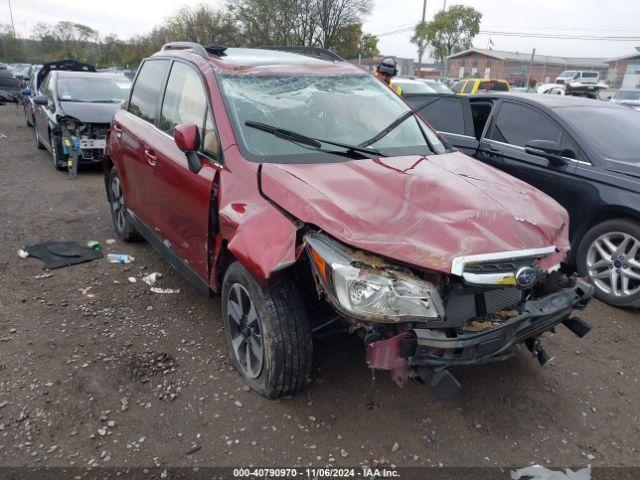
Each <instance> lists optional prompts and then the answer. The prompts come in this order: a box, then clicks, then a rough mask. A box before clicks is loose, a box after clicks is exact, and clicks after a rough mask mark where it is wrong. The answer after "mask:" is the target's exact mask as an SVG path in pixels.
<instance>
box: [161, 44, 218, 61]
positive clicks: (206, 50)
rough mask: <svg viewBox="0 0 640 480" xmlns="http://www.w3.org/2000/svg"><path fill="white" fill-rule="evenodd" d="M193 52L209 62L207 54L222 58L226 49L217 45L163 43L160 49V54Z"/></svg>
mask: <svg viewBox="0 0 640 480" xmlns="http://www.w3.org/2000/svg"><path fill="white" fill-rule="evenodd" d="M188 49H191V50H193V51H194V52H195V53H196V54H197V55H200V56H201V57H202V58H206V59H207V60H209V54H212V55H216V56H222V55H224V51H225V50H226V49H227V47H221V46H217V45H210V46H206V47H204V46H202V45H200V44H199V43H196V42H169V43H165V44H164V45H163V46H162V48H161V49H160V51H161V52H164V51H165V50H188Z"/></svg>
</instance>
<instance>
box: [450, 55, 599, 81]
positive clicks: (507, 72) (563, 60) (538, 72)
mask: <svg viewBox="0 0 640 480" xmlns="http://www.w3.org/2000/svg"><path fill="white" fill-rule="evenodd" d="M447 65H448V69H447V70H448V76H450V77H453V78H467V77H469V78H471V77H476V78H503V79H507V80H509V81H510V83H515V82H514V81H513V80H512V79H515V78H522V77H526V76H527V75H529V74H530V78H531V79H533V80H535V81H536V82H537V83H549V82H553V81H555V79H556V77H557V76H558V75H559V74H560V73H562V72H563V71H565V70H594V71H597V72H599V73H600V78H601V79H603V80H604V79H605V78H606V76H607V71H608V70H609V64H608V63H607V60H606V59H604V58H571V57H556V56H551V55H538V54H536V55H535V56H534V58H533V62H531V52H528V53H526V52H504V51H500V50H485V49H482V48H471V49H469V50H465V51H463V52H460V53H456V54H454V55H450V56H449V57H447Z"/></svg>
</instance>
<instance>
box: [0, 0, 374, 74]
mask: <svg viewBox="0 0 640 480" xmlns="http://www.w3.org/2000/svg"><path fill="white" fill-rule="evenodd" d="M372 8H373V0H227V3H226V5H225V6H224V7H222V8H214V7H212V6H210V5H207V4H200V5H197V6H195V7H182V8H180V9H178V10H177V11H176V12H175V13H174V14H173V15H171V16H170V17H168V18H167V19H166V20H165V21H164V22H162V23H161V24H160V25H157V26H156V27H154V28H153V29H152V30H151V31H150V32H149V33H146V34H141V35H135V36H133V37H131V38H129V39H127V40H121V39H119V38H118V37H117V36H116V35H112V34H111V35H104V36H103V35H100V33H99V32H98V31H96V30H95V29H93V28H91V27H89V26H87V25H83V24H81V23H75V22H70V21H62V22H58V23H56V24H55V25H50V24H45V23H39V24H37V25H36V26H35V27H34V28H33V30H32V31H31V35H30V37H29V38H16V37H15V36H14V35H13V31H12V29H11V27H10V26H9V25H0V62H5V63H21V62H24V63H44V62H48V61H54V60H61V59H65V58H71V59H74V60H77V61H81V62H86V63H90V64H93V65H96V66H99V67H106V66H122V67H127V66H128V67H135V66H137V65H138V63H139V62H140V60H141V59H142V58H145V57H147V56H149V55H151V54H153V53H154V52H157V51H158V50H159V49H160V48H161V47H162V45H163V44H165V43H167V42H170V41H177V40H182V41H192V42H198V43H202V44H205V45H224V46H228V47H243V46H244V47H257V46H261V45H305V46H317V47H323V48H328V49H330V50H332V51H334V52H336V53H338V54H339V55H341V56H342V57H344V58H347V59H353V58H357V57H358V56H359V55H361V56H362V57H363V58H366V57H374V56H377V55H378V54H379V52H378V45H377V44H378V39H377V38H376V37H375V36H374V35H370V34H367V33H364V32H363V31H362V21H363V19H364V18H365V17H366V16H367V15H368V14H369V13H370V12H371V10H372Z"/></svg>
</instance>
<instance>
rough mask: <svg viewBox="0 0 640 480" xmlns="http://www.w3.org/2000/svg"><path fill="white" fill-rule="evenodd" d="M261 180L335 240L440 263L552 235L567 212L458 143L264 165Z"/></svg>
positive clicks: (563, 241) (436, 266) (557, 239)
mask: <svg viewBox="0 0 640 480" xmlns="http://www.w3.org/2000/svg"><path fill="white" fill-rule="evenodd" d="M262 188H263V191H264V193H265V195H267V196H268V197H269V198H270V199H272V200H273V201H274V202H276V203H277V204H278V205H279V206H281V207H282V208H284V209H285V210H287V211H288V212H290V213H291V214H292V215H294V216H295V217H296V218H298V219H300V220H302V221H303V222H306V223H310V224H313V225H316V226H317V227H319V228H321V229H323V230H325V231H326V232H327V233H329V234H330V235H332V236H334V237H335V238H337V239H339V240H341V241H342V242H344V243H346V244H348V245H352V246H355V247H358V248H361V249H364V250H367V251H369V252H373V253H377V254H379V255H384V256H386V257H388V258H391V259H395V260H399V261H401V262H405V263H408V264H411V265H415V266H418V267H423V268H428V269H433V270H438V271H441V272H445V273H448V272H450V269H451V262H452V260H453V258H454V257H458V256H462V255H474V254H484V253H492V252H504V251H510V250H521V249H529V248H537V247H545V246H549V245H555V246H556V247H557V248H558V249H559V250H560V253H558V254H556V255H551V256H550V257H552V258H551V261H552V264H555V263H558V262H559V261H560V259H561V258H562V257H563V256H564V253H565V252H566V251H567V250H568V249H569V242H568V237H567V228H568V223H569V219H568V215H567V213H566V211H565V210H564V209H563V208H562V207H560V206H559V205H558V204H557V203H556V202H555V201H554V200H552V199H551V198H550V197H548V196H546V195H545V194H543V193H542V192H540V191H538V190H536V189H535V188H533V187H531V186H529V185H527V184H525V183H523V182H521V181H519V180H517V179H515V178H513V177H510V176H509V175H506V174H504V173H502V172H499V171H497V170H495V169H493V168H491V167H489V166H487V165H484V164H483V163H480V162H478V161H476V160H474V159H472V158H469V157H467V156H465V155H464V154H462V153H451V154H446V155H434V156H431V157H416V156H410V157H396V158H382V159H379V160H357V161H349V162H344V163H335V164H316V165H265V166H264V168H263V173H262Z"/></svg>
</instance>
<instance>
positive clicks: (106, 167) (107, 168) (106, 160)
mask: <svg viewBox="0 0 640 480" xmlns="http://www.w3.org/2000/svg"><path fill="white" fill-rule="evenodd" d="M112 168H113V161H112V160H111V157H109V155H103V156H102V172H103V173H104V188H105V191H106V192H107V195H108V194H109V174H110V173H111V169H112Z"/></svg>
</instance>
